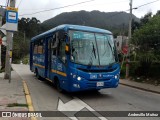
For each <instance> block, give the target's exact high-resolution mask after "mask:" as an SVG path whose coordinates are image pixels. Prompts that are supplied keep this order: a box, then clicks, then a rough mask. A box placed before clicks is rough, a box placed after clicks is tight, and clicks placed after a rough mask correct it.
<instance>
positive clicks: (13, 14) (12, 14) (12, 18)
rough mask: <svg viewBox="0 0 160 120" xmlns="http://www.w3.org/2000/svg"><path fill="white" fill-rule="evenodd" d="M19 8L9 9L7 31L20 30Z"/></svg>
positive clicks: (7, 12)
mask: <svg viewBox="0 0 160 120" xmlns="http://www.w3.org/2000/svg"><path fill="white" fill-rule="evenodd" d="M17 10H18V9H17V8H11V7H8V8H7V11H6V30H8V31H17V29H18V12H17Z"/></svg>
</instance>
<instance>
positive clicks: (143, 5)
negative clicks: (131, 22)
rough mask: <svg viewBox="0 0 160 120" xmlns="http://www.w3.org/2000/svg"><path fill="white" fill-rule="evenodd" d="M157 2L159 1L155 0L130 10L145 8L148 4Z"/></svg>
mask: <svg viewBox="0 0 160 120" xmlns="http://www.w3.org/2000/svg"><path fill="white" fill-rule="evenodd" d="M158 1H159V0H155V1H152V2H148V3H145V4H143V5H140V6H137V7H134V8H132V9H138V8H140V7H143V6H146V5H149V4H152V3H155V2H158Z"/></svg>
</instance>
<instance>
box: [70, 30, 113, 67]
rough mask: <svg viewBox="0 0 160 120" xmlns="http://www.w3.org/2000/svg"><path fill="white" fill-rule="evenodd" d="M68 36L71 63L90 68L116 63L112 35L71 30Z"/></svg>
mask: <svg viewBox="0 0 160 120" xmlns="http://www.w3.org/2000/svg"><path fill="white" fill-rule="evenodd" d="M69 35H70V41H71V56H70V57H71V61H72V62H75V63H77V64H82V65H92V66H105V65H110V64H112V63H115V62H116V59H115V48H114V42H113V36H112V35H110V34H100V33H91V32H83V31H73V30H71V31H70V32H69Z"/></svg>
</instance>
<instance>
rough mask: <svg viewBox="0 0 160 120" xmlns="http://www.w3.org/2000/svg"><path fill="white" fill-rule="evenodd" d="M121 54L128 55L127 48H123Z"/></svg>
mask: <svg viewBox="0 0 160 120" xmlns="http://www.w3.org/2000/svg"><path fill="white" fill-rule="evenodd" d="M122 53H123V54H127V53H128V46H123V48H122Z"/></svg>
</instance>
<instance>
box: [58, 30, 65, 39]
mask: <svg viewBox="0 0 160 120" xmlns="http://www.w3.org/2000/svg"><path fill="white" fill-rule="evenodd" d="M64 38H65V32H64V31H63V30H60V31H59V32H58V39H59V40H64Z"/></svg>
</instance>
